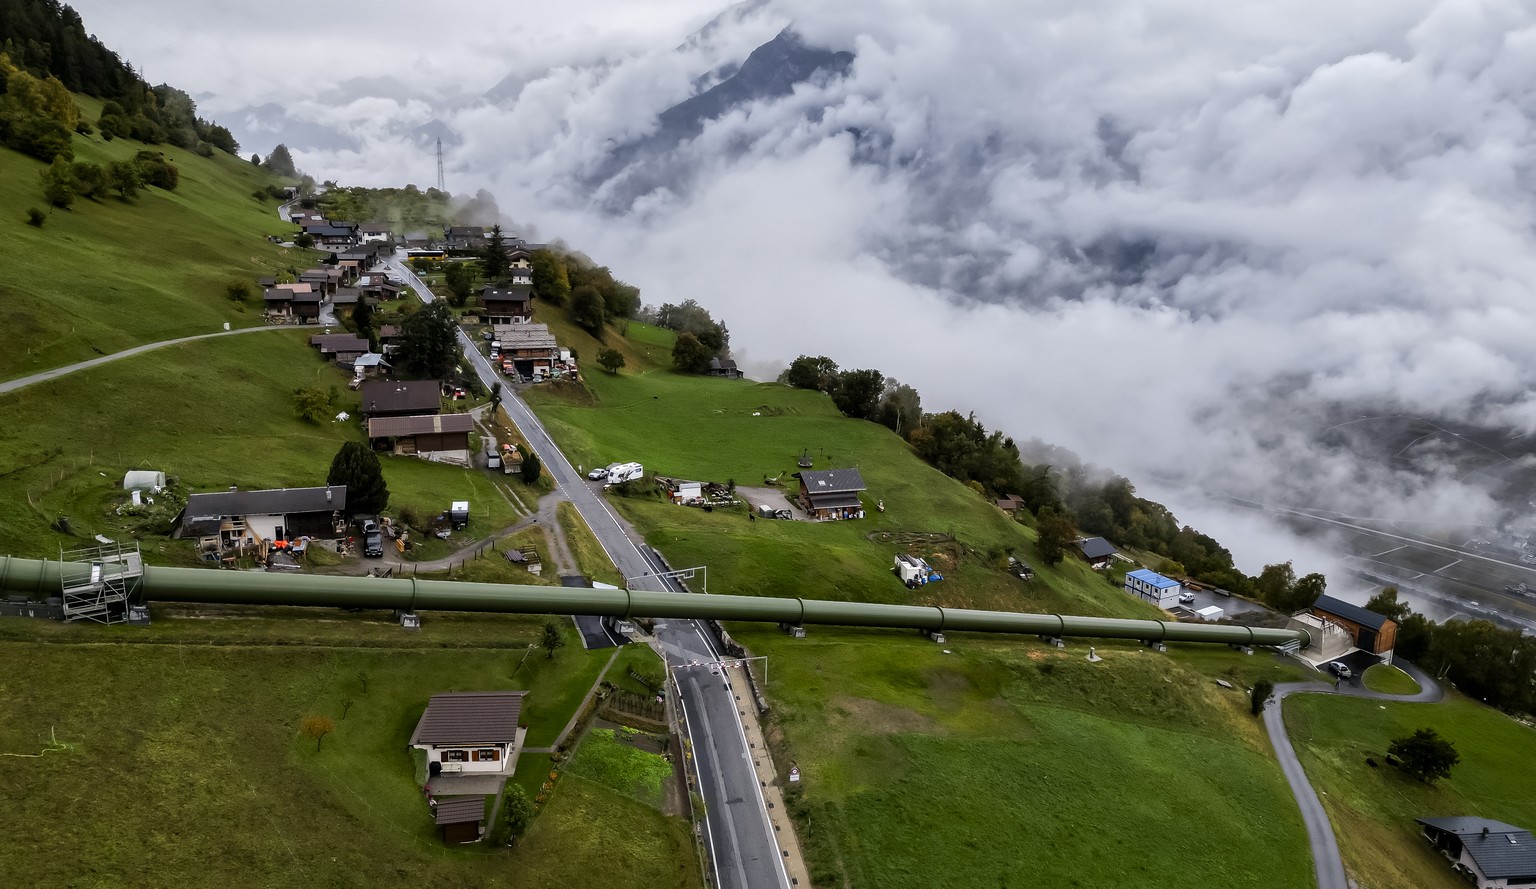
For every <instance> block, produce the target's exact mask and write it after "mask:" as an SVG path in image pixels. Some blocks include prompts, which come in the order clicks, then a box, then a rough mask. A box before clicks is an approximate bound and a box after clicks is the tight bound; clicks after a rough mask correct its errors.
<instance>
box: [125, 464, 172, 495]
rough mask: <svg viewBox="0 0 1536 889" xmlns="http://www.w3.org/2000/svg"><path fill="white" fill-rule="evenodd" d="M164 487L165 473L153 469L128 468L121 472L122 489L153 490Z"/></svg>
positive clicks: (156, 490)
mask: <svg viewBox="0 0 1536 889" xmlns="http://www.w3.org/2000/svg"><path fill="white" fill-rule="evenodd" d="M164 488H165V473H163V472H159V471H157V470H154V469H130V470H128V471H127V472H126V473H124V474H123V490H124V491H153V492H158V491H160V490H162V489H164Z"/></svg>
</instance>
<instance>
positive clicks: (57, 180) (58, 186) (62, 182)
mask: <svg viewBox="0 0 1536 889" xmlns="http://www.w3.org/2000/svg"><path fill="white" fill-rule="evenodd" d="M39 175H40V178H41V179H42V180H43V199H44V200H46V201H47V202H48V203H50V204H52V205H53V206H55V207H59V208H61V209H66V210H67V209H69V205H70V204H73V203H74V202H75V171H74V168H73V167H71V166H70V164H69V161H67V160H65V159H64V156H63V155H59V156H58V157H55V158H54V159H53V163H52V164H50V165H49V166H48V169H46V170H44V171H43V172H42V173H41V174H39Z"/></svg>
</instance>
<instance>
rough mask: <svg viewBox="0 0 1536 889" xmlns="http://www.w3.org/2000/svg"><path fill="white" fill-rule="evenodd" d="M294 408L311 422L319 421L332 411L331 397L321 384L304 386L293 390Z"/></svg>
mask: <svg viewBox="0 0 1536 889" xmlns="http://www.w3.org/2000/svg"><path fill="white" fill-rule="evenodd" d="M293 408H294V410H296V411H298V413H299V416H300V417H302V418H303V419H304V420H305V421H307V422H310V423H318V422H320V420H321V418H322V417H324V416H326V415H327V414H328V413H330V408H331V397H330V394H329V393H327V392H326V391H325V390H324V389H322V388H320V387H319V386H303V387H300V388H298V389H295V390H293Z"/></svg>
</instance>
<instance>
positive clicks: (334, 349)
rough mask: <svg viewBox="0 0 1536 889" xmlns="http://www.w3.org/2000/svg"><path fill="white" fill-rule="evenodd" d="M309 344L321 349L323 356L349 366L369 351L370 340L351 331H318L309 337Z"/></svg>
mask: <svg viewBox="0 0 1536 889" xmlns="http://www.w3.org/2000/svg"><path fill="white" fill-rule="evenodd" d="M309 344H310V345H311V346H314V347H315V348H317V349H319V350H320V356H321V357H322V358H328V359H331V360H332V361H335V362H336V363H337V364H344V365H346V366H348V367H351V366H352V363H353V362H354V361H356V360H357V358H358V356H359V355H366V354H367V353H368V341H367V340H365V339H363V338H362V337H360V336H357V335H356V334H351V333H317V334H315V335H314V336H312V337H310V338H309Z"/></svg>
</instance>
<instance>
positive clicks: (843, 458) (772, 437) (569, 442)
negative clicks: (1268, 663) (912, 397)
mask: <svg viewBox="0 0 1536 889" xmlns="http://www.w3.org/2000/svg"><path fill="white" fill-rule="evenodd" d="M539 312H540V314H539V316H538V320H541V321H548V322H549V323H550V325H551V328H552V329H554V330H555V332H556V334H557V335H558V336H559V338H560V341H561V343H562V344H572V345H574V346H575V347H576V348H577V350H578V352H579V353H580V354H581V355H582V356H583V357H584V358H585V359H586V366H587V368H588V373H587V374H586V387H585V388H579V387H575V386H570V385H566V386H561V387H547V388H546V387H535V388H534V389H532V390H530V391H529V392H528V395H527V397H528V400H529V402H530V404H531V405H532V406H533V407H534V409H535V410H536V411H537V412H538V414H539V416H540V418H541V420H543V422H544V424H545V426H546V427H547V428H548V429H549V431H550V433H551V434H552V435H554V436H555V438H556V440H557V441H559V442H560V445H561V447H562V448H564V449H565V452H566V454H567V455H568V456H569V457H570V458H571V460H572V462H574V463H579V464H582V465H583V466H587V467H590V466H595V465H604V464H607V463H611V462H615V461H618V460H638V461H640V462H641V463H643V464H644V465H645V468H646V471H647V472H650V473H660V474H662V475H669V476H679V477H683V478H691V479H701V480H708V481H716V482H722V483H724V482H726V481H728V480H734V481H735V482H736V483H737V484H738V485H740V486H763V485H764V484H765V482H764V479H765V478H771V477H774V476H778V477H779V482H780V485H779V487H780V490H783V491H785V492H787V493H788V494H789V495H790V496H793V495H794V493H795V491H796V490H798V489H797V482H796V480H795V479H793V478H791V473H793V472H795V471H797V469H798V467H797V465H796V462H797V460H798V459H799V457H800V455H801V453H802V452H804V451H807V450H808V451H809V452H810V454H811V456H812V458H813V460H814V462H815V468H817V469H829V468H837V467H857V468H858V469H859V471H860V473H861V474H862V475H863V477H864V479H865V481H866V482H867V483H868V485H869V491H868V492H867V494H866V496H865V505H866V507H867V509H868V511H867V517H866V518H865V519H863V520H859V521H849V522H826V523H808V522H784V521H749V520H748V517H747V512H746V510H745V509H741V508H738V509H735V510H716V511H713V512H710V513H705V512H703V511H701V510H697V509H689V508H682V507H677V506H673V505H671V504H670V503H667V502H664V501H662V500H660V499H659V498H658V497H656V496H653V495H650V494H647V495H646V496H642V497H632V498H615V500H614V502H615V503H616V504H617V505H618V506H619V508H620V509H621V510H622V511H623V512H624V514H625V515H626V516H627V517H628V518H629V519H630V520H631V521H633V522H634V523H635V524H636V526H637V527H638V528H639V529H640V530H641V531H642V532H643V533H644V534H645V536H646V539H647V541H649V542H650V543H651V544H652V545H654V546H656V547H657V548H659V549H660V550H662V552H664V553H666V555H667V557H668V558H669V559H670V560H671V561H672V562H673V563H674V564H677V565H699V564H707V565H708V566H709V569H710V578H709V579H710V591H711V592H727V593H741V594H751V595H793V596H805V597H815V598H829V599H847V600H855V601H867V602H901V603H907V602H916V603H935V604H941V605H948V606H955V607H970V608H997V609H1006V610H1025V611H1063V612H1068V613H1074V614H1109V615H1116V616H1128V617H1152V616H1155V615H1156V613H1157V612H1156V611H1155V609H1152V608H1150V607H1149V606H1145V605H1143V604H1142V603H1140V602H1138V601H1135V600H1132V599H1130V598H1129V597H1127V596H1124V595H1122V594H1120V593H1118V592H1116V590H1115V589H1114V588H1112V587H1111V585H1110V584H1108V583H1106V582H1105V580H1104V578H1102V577H1101V576H1099V575H1097V574H1095V573H1094V572H1092V571H1090V570H1088V568H1087V567H1086V566H1085V565H1083V564H1081V563H1079V562H1077V561H1075V560H1068V561H1066V562H1064V563H1062V564H1061V565H1060V566H1058V567H1057V568H1054V569H1051V568H1044V566H1043V565H1042V564H1041V563H1040V561H1039V559H1038V558H1037V557H1036V554H1035V549H1034V532H1033V531H1031V530H1030V529H1028V528H1026V527H1024V526H1023V525H1020V524H1018V523H1016V522H1013V521H1012V520H1010V519H1009V518H1008V517H1007V516H1006V515H1004V514H1003V513H1002V511H1000V510H998V509H997V508H996V507H995V506H993V505H992V504H991V503H990V502H989V501H987V500H985V499H984V498H982V497H981V496H980V495H978V494H977V493H976V492H975V491H973V490H971V489H970V488H967V487H966V486H964V485H962V484H960V483H959V482H956V481H955V480H953V479H951V478H949V477H947V476H945V475H944V474H943V473H941V472H939V471H938V470H936V469H934V468H932V467H931V466H928V465H927V464H926V463H924V462H923V461H922V460H920V459H919V458H918V457H917V456H916V455H915V454H913V453H912V451H911V449H910V448H909V447H908V446H907V444H906V443H905V442H903V441H902V440H901V439H900V438H899V437H897V436H896V435H894V434H893V433H892V432H891V431H890V430H888V429H886V428H885V427H883V426H880V425H878V424H875V423H868V422H863V421H858V420H850V419H847V418H846V417H843V416H842V415H841V414H839V413H838V411H837V409H836V408H835V407H833V405H832V402H831V400H830V399H829V398H827V396H825V395H823V394H821V393H817V392H809V391H806V390H801V389H791V388H789V387H786V386H781V385H778V384H776V383H753V382H751V381H748V380H724V379H716V378H710V377H699V376H689V375H684V374H678V373H675V372H673V371H671V370H669V369H667V367H666V366H665V365H664V362H666V361H667V360H668V356H669V355H670V352H671V334H670V333H668V332H666V331H661V330H657V329H656V328H653V327H649V326H647V325H643V324H631V325H630V326H629V333H628V336H627V337H620V336H619V335H618V334H617V333H614V332H611V333H610V334H609V335H608V337H607V340H606V341H605V342H604V343H602V344H601V345H599V344H598V343H597V342H596V341H595V340H592V339H591V338H590V337H589V336H587V335H586V334H585V333H584V332H582V331H580V330H577V329H575V328H574V327H573V326H571V325H569V324H568V323H567V322H565V320H564V318H563V313H560V312H558V311H554V310H550V309H548V308H547V307H542V306H541V307H540V308H539ZM602 346H613V347H616V348H619V349H620V350H621V351H623V352H625V353H626V359H627V361H628V366H627V367H626V368H625V369H624V370H623V371H622V372H621V373H619V374H617V375H614V374H609V373H606V372H604V371H601V370H597V369H595V368H594V367H593V362H592V360H591V359H592V356H594V355H595V354H596V352H597V350H598V349H599V348H601V347H602ZM880 500H883V501H884V503H885V512H884V513H880V512H877V511H876V510H875V505H876V502H877V501H880ZM915 532H921V533H926V534H933V535H938V536H939V537H940V538H953V539H952V540H949V539H939V540H932V541H924V540H921V539H920V538H919V537H917V536H916V535H915ZM897 552H916V553H919V554H921V555H923V556H925V557H927V558H929V559H930V561H932V562H933V563H934V564H935V565H936V566H937V567H938V568H939V570H940V572H941V573H943V574H944V575H945V578H946V579H945V580H944V581H943V582H942V583H939V584H935V585H931V586H928V587H925V588H923V589H921V590H919V591H917V592H912V591H909V590H907V589H906V588H905V587H904V586H902V585H901V584H900V583H899V582H898V581H897V580H896V579H895V577H894V575H892V573H891V560H892V557H893V556H894V555H895V554H896V553H897ZM1009 552H1016V553H1018V555H1019V556H1020V557H1021V558H1024V559H1026V560H1027V561H1029V562H1030V563H1031V564H1033V565H1035V566H1036V567H1037V569H1041V570H1040V572H1039V577H1038V578H1037V579H1036V580H1035V581H1034V582H1033V583H1030V584H1025V583H1022V582H1021V581H1019V580H1018V579H1016V578H1014V577H1013V576H1011V575H1009V574H1007V573H1006V572H1004V571H1002V570H1000V568H1001V567H1002V565H1003V563H1004V561H1005V559H1006V556H1007V554H1008V553H1009Z"/></svg>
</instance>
